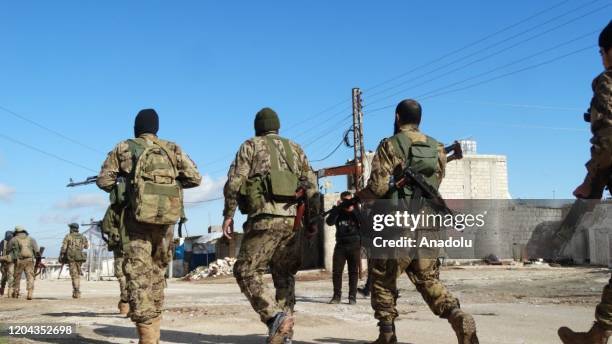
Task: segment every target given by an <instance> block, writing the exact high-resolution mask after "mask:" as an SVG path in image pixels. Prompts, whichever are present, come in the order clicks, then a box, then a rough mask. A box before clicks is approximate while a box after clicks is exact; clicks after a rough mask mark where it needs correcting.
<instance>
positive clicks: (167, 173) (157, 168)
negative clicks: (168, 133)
mask: <svg viewBox="0 0 612 344" xmlns="http://www.w3.org/2000/svg"><path fill="white" fill-rule="evenodd" d="M128 146H129V148H130V151H131V152H132V157H133V169H132V173H131V178H130V179H131V183H129V189H130V190H129V192H128V201H129V205H130V208H131V211H132V212H133V215H134V218H135V219H136V221H138V222H141V223H147V224H153V225H172V224H175V223H176V222H177V221H178V220H179V218H180V217H181V215H182V213H183V190H182V187H181V185H180V184H179V183H178V182H177V180H176V178H177V176H178V169H177V167H176V164H177V162H176V156H175V155H174V154H173V153H170V152H169V151H168V149H167V147H166V146H165V144H164V143H162V142H160V141H158V140H157V139H155V140H153V141H149V140H146V139H143V138H137V139H131V140H128Z"/></svg>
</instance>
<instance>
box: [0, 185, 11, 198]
mask: <svg viewBox="0 0 612 344" xmlns="http://www.w3.org/2000/svg"><path fill="white" fill-rule="evenodd" d="M14 194H15V189H13V188H12V187H10V186H8V185H6V184H2V183H0V202H9V201H10V200H11V199H12V198H13V195H14Z"/></svg>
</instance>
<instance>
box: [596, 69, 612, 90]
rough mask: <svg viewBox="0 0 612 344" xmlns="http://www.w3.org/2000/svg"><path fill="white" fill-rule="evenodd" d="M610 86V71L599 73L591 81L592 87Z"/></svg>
mask: <svg viewBox="0 0 612 344" xmlns="http://www.w3.org/2000/svg"><path fill="white" fill-rule="evenodd" d="M611 84H612V69H608V70H605V71H603V72H602V73H600V74H599V75H597V76H596V77H595V79H593V86H594V88H597V87H599V86H601V85H611Z"/></svg>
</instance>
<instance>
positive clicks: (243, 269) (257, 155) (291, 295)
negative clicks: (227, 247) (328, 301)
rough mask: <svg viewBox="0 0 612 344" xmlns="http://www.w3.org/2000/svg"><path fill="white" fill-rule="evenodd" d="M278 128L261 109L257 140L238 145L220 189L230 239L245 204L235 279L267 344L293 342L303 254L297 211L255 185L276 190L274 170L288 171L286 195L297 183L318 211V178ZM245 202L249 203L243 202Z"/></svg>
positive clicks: (271, 116) (274, 119)
mask: <svg viewBox="0 0 612 344" xmlns="http://www.w3.org/2000/svg"><path fill="white" fill-rule="evenodd" d="M279 129H280V121H279V119H278V116H277V114H276V112H274V111H273V110H272V109H269V108H264V109H262V110H261V111H259V112H258V113H257V115H256V117H255V134H256V136H255V137H253V138H251V139H248V140H247V141H245V142H244V143H243V144H242V145H241V146H240V149H239V150H238V153H237V154H236V158H235V160H234V162H233V163H232V165H231V167H230V169H229V172H228V180H227V183H226V184H225V188H224V196H225V207H224V210H223V217H224V221H223V231H224V233H225V235H226V236H227V237H228V238H231V234H232V233H233V217H234V213H235V211H236V208H237V207H238V206H239V203H240V204H245V203H246V205H244V206H243V205H240V210H241V212H243V213H246V214H247V216H248V218H247V221H246V223H245V224H244V230H245V235H244V238H243V239H242V245H241V247H240V253H239V254H238V260H237V261H236V264H235V265H234V276H235V277H236V281H237V282H238V285H239V286H240V289H241V290H242V292H243V293H244V295H245V296H246V297H247V299H248V300H249V301H250V303H251V306H252V307H253V309H254V310H255V311H256V312H257V313H258V314H259V316H260V318H261V321H262V322H263V323H265V324H266V325H267V326H268V330H269V331H268V332H269V336H268V343H290V342H291V337H292V335H293V323H294V319H293V308H294V306H295V274H296V273H297V271H298V268H299V267H300V264H301V256H300V255H301V253H300V252H301V250H300V244H299V242H300V236H299V235H300V234H299V233H298V232H296V231H295V230H294V229H293V224H294V218H295V216H296V206H295V205H291V203H288V202H290V200H289V199H286V200H284V201H272V199H274V197H275V196H274V195H273V193H274V191H270V190H268V188H266V187H265V186H264V185H263V184H258V183H259V182H258V181H262V180H264V182H263V183H266V185H270V186H272V187H274V184H275V180H274V178H275V175H278V173H276V174H274V173H273V172H274V171H277V172H278V171H281V172H282V171H284V172H285V173H287V172H290V173H291V174H293V175H294V176H295V177H296V179H295V181H296V182H295V184H294V185H293V186H291V185H288V186H287V187H286V188H287V189H288V191H291V192H292V193H293V195H295V189H296V188H297V187H298V180H299V183H300V184H301V185H302V186H304V187H305V189H306V190H307V197H309V198H310V199H311V200H312V202H311V211H312V212H313V213H316V212H317V211H318V204H316V200H317V199H318V198H317V195H318V194H317V193H316V190H317V188H316V187H314V185H316V177H315V175H314V173H313V171H312V169H311V167H310V165H309V163H308V160H307V158H306V155H305V154H304V151H303V150H302V148H301V147H300V146H299V145H298V144H296V143H294V142H292V141H289V140H287V139H285V138H283V137H281V136H279V135H278V130H279ZM268 177H269V179H266V178H268ZM253 185H259V186H257V187H255V189H257V190H259V191H261V194H258V193H257V192H251V193H249V192H248V191H245V190H246V189H248V188H249V186H253ZM259 187H261V189H259ZM291 188H292V189H291ZM263 189H266V190H268V191H263ZM251 190H252V188H251ZM253 193H254V194H255V195H254V194H253ZM243 197H247V198H248V199H247V200H244V199H243ZM249 197H250V198H249ZM294 197H295V196H294ZM258 200H261V201H260V202H258ZM307 231H308V234H307V235H312V234H313V233H314V228H308V229H307ZM268 268H270V271H271V272H272V279H273V281H274V288H275V289H276V293H275V294H273V293H271V291H270V290H269V288H268V286H267V285H266V283H264V281H263V274H264V273H265V272H266V270H267V269H268Z"/></svg>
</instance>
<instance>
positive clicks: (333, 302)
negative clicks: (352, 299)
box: [328, 293, 341, 305]
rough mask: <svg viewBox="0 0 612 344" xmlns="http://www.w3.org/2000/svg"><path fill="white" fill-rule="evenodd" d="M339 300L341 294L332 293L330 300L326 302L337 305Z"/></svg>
mask: <svg viewBox="0 0 612 344" xmlns="http://www.w3.org/2000/svg"><path fill="white" fill-rule="evenodd" d="M340 300H341V295H340V294H336V293H334V296H333V297H332V298H331V300H329V302H328V303H329V304H330V305H337V304H339V303H340Z"/></svg>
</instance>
